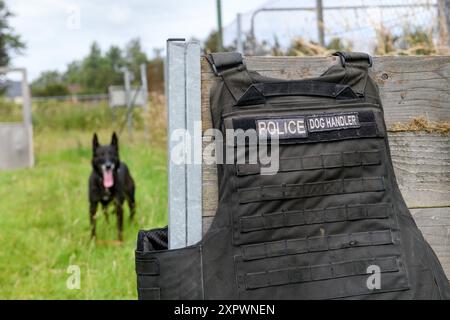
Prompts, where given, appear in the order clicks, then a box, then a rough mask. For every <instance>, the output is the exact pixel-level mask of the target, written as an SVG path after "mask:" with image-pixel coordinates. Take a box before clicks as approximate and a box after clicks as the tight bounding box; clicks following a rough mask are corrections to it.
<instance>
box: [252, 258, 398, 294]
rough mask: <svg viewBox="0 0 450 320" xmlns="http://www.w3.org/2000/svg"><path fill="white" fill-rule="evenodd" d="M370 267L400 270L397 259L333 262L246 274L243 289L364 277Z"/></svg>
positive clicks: (390, 270)
mask: <svg viewBox="0 0 450 320" xmlns="http://www.w3.org/2000/svg"><path fill="white" fill-rule="evenodd" d="M370 265H377V266H379V267H380V269H381V272H382V273H385V272H396V271H399V270H400V267H399V261H398V258H397V257H386V258H376V259H364V260H354V261H343V262H333V263H330V264H324V265H312V266H304V267H303V266H302V267H292V268H284V269H278V270H266V271H262V272H251V273H247V274H246V275H245V287H246V289H248V290H249V289H250V290H251V289H258V288H264V287H271V286H279V285H286V284H291V283H299V282H309V281H319V280H326V279H334V278H342V277H351V276H357V275H365V274H367V267H368V266H370Z"/></svg>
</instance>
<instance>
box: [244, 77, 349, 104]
mask: <svg viewBox="0 0 450 320" xmlns="http://www.w3.org/2000/svg"><path fill="white" fill-rule="evenodd" d="M282 96H317V97H326V98H332V99H337V100H348V99H357V98H358V96H357V95H356V94H355V93H354V92H353V90H352V88H351V87H349V86H347V85H343V84H337V83H330V82H322V81H312V80H301V81H283V82H266V83H257V84H252V85H251V86H250V87H249V88H248V89H247V91H246V92H245V93H244V95H243V96H242V97H241V98H240V99H239V101H238V102H237V104H236V105H238V106H242V105H253V104H262V103H265V101H266V98H272V97H282Z"/></svg>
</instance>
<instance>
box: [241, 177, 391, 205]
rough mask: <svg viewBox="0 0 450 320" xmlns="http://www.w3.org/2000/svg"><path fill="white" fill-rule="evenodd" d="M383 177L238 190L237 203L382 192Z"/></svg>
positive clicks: (383, 188) (383, 187)
mask: <svg viewBox="0 0 450 320" xmlns="http://www.w3.org/2000/svg"><path fill="white" fill-rule="evenodd" d="M384 190H385V183H384V179H383V177H367V178H355V179H340V180H331V181H323V182H312V183H304V184H286V185H269V186H261V187H253V188H244V189H238V197H239V203H241V204H246V203H251V202H259V201H272V200H282V199H295V198H306V197H318V196H328V195H335V194H345V193H360V192H376V191H384Z"/></svg>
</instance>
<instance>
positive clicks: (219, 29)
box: [216, 0, 223, 51]
mask: <svg viewBox="0 0 450 320" xmlns="http://www.w3.org/2000/svg"><path fill="white" fill-rule="evenodd" d="M216 1H217V42H218V49H219V51H223V28H222V1H221V0H216Z"/></svg>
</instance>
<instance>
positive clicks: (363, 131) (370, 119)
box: [226, 111, 384, 147]
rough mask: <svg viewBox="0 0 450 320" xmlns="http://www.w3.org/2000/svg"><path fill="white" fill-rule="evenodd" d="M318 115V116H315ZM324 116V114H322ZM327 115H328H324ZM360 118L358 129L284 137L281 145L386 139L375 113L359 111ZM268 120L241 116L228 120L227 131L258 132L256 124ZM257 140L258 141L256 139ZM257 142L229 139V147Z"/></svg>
mask: <svg viewBox="0 0 450 320" xmlns="http://www.w3.org/2000/svg"><path fill="white" fill-rule="evenodd" d="M312 115H313V114H300V113H296V114H293V115H285V116H273V117H271V118H270V119H271V120H273V121H276V120H277V119H283V118H286V117H289V116H296V117H300V116H304V117H308V116H312ZM314 115H317V114H314ZM321 115H322V114H321ZM323 115H326V113H323ZM358 117H359V122H360V127H358V128H345V129H343V130H342V129H335V130H330V131H315V132H308V134H307V136H304V137H299V138H289V139H284V138H283V136H278V138H279V143H280V144H302V143H315V142H326V141H336V140H346V139H357V138H375V137H384V133H383V132H382V130H378V126H377V123H376V120H375V114H374V112H373V111H358ZM263 119H265V120H267V116H266V117H263V116H241V117H233V118H230V119H227V120H228V121H226V123H228V124H227V125H226V126H227V127H226V128H227V129H233V130H238V129H242V130H244V131H247V130H249V129H253V130H255V132H256V129H257V126H256V123H257V121H259V120H263ZM254 140H257V139H254ZM253 143H255V142H252V141H249V139H237V138H236V137H235V138H234V139H227V145H228V146H230V147H236V146H244V145H250V144H253ZM258 143H259V144H262V143H271V142H270V136H269V137H268V140H265V139H263V140H261V141H259V142H258Z"/></svg>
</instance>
